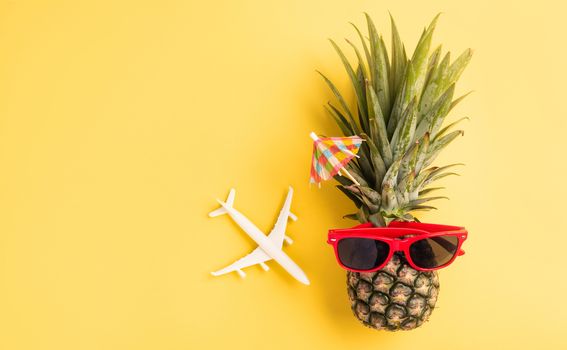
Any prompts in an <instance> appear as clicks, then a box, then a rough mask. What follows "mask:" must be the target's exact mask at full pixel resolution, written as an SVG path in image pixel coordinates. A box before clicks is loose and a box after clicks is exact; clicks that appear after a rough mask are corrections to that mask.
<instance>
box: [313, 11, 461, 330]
mask: <svg viewBox="0 0 567 350" xmlns="http://www.w3.org/2000/svg"><path fill="white" fill-rule="evenodd" d="M438 17H439V15H438V16H436V17H435V18H434V19H433V21H432V22H431V24H430V25H429V26H428V27H427V28H426V29H425V30H424V32H423V33H422V35H421V38H420V39H419V42H418V44H417V46H416V48H415V51H414V53H413V55H412V56H411V58H409V59H408V58H407V56H406V52H405V48H404V45H403V44H402V42H401V40H400V37H399V34H398V31H397V28H396V25H395V23H394V20H393V19H392V18H391V29H392V42H391V50H390V52H388V50H387V49H386V45H385V43H384V40H383V38H382V36H380V35H379V34H378V32H377V30H376V27H375V25H374V23H373V21H372V19H371V18H370V17H369V16H368V14H366V21H367V25H368V36H367V37H365V36H364V35H363V34H362V32H361V31H360V30H359V29H358V28H357V27H356V26H355V25H354V24H353V26H354V29H355V30H356V32H357V33H358V36H359V38H360V41H361V42H362V45H361V46H362V51H361V50H360V49H359V47H357V46H356V45H354V44H353V43H352V42H351V41H349V40H347V43H348V44H349V45H350V46H351V47H352V49H353V50H354V54H355V55H356V59H357V62H356V65H355V67H356V68H353V65H351V63H350V61H349V60H348V59H347V58H346V56H345V54H344V53H343V51H342V50H341V48H340V47H339V46H338V45H337V44H336V43H335V42H334V41H333V40H331V44H332V45H333V47H334V48H335V50H336V51H337V53H338V55H339V56H340V58H341V60H342V63H343V64H344V67H345V68H346V71H347V73H348V76H349V78H350V82H351V83H352V86H353V87H354V95H355V99H356V109H355V110H354V111H353V110H352V109H351V108H350V107H349V105H348V104H347V102H346V100H345V99H344V98H343V96H342V95H341V93H340V92H339V90H338V89H337V88H336V86H335V85H334V84H333V83H332V82H331V80H329V79H328V78H327V77H326V76H325V75H323V74H322V73H320V72H319V74H321V76H322V77H323V79H324V80H325V82H326V83H327V85H328V86H329V87H330V89H331V91H332V93H333V94H334V96H335V97H336V101H337V103H338V104H336V105H335V104H332V103H328V105H327V106H325V107H326V109H327V110H328V112H329V113H330V115H331V116H332V117H333V119H334V120H335V121H336V123H337V124H338V126H339V128H340V129H341V131H342V132H343V133H344V134H345V135H346V136H351V135H359V136H361V137H362V138H364V139H365V140H366V142H364V143H363V144H362V146H361V148H360V151H359V156H360V158H358V159H356V160H353V161H351V162H350V163H349V164H348V165H347V170H348V171H349V172H350V173H351V174H352V175H353V177H354V178H355V179H356V180H357V181H358V182H359V183H360V186H357V185H354V183H353V182H352V181H350V180H349V179H347V178H345V177H340V176H336V177H335V179H336V180H337V181H338V182H339V183H340V185H338V186H337V187H338V188H339V190H341V191H342V192H343V193H344V194H345V195H346V196H347V197H348V198H350V199H351V200H352V201H353V202H354V203H355V205H356V207H357V208H358V211H357V212H356V213H354V214H349V215H346V216H345V217H347V218H350V219H355V220H358V221H360V222H361V223H365V222H371V223H372V224H373V225H374V226H386V225H388V224H389V223H390V222H391V221H393V220H402V221H417V218H416V217H415V216H414V213H415V212H416V211H424V210H430V209H435V208H434V207H432V206H431V205H429V203H428V202H429V201H432V200H435V199H440V198H446V197H439V196H430V193H431V192H433V191H436V190H439V189H440V188H439V187H437V188H435V187H431V185H432V184H433V183H434V182H435V181H436V180H439V179H441V178H443V177H446V176H449V175H455V173H454V172H453V171H451V168H453V167H455V166H457V165H461V164H450V165H445V166H440V167H437V166H431V164H432V162H433V161H434V160H435V158H436V157H437V155H438V154H439V152H441V151H442V150H443V149H444V148H445V147H446V146H447V145H448V144H449V143H451V142H452V141H453V140H455V139H456V138H457V137H458V136H460V135H463V131H462V130H453V129H454V127H455V125H457V123H459V122H460V121H461V120H462V119H465V118H462V119H459V120H457V121H455V122H453V123H451V124H449V125H447V126H445V127H443V121H444V120H445V117H446V116H447V114H448V113H449V112H450V111H451V109H452V108H453V107H454V106H455V105H456V104H457V103H459V102H460V101H461V100H462V99H463V98H464V97H465V96H466V95H464V96H461V97H458V98H456V99H454V98H453V97H454V92H455V83H456V82H457V80H458V79H459V77H460V75H461V73H462V72H463V70H464V68H465V67H466V65H467V64H468V62H469V61H470V59H471V56H472V51H471V50H470V49H467V50H465V52H463V53H462V54H461V55H460V56H459V57H458V58H457V59H456V60H454V61H453V62H451V60H450V54H449V53H446V54H445V55H444V56H443V58H441V46H439V47H437V48H435V49H434V50H431V39H432V34H433V31H434V29H435V25H436V23H437V19H438ZM430 52H431V53H430ZM347 288H348V296H349V299H350V302H351V307H352V310H353V312H354V314H355V316H356V317H357V318H358V319H359V320H360V321H361V322H362V323H363V324H364V325H366V326H369V327H371V328H375V329H384V330H390V331H395V330H409V329H414V328H416V327H419V326H420V325H421V324H423V323H424V322H425V321H427V319H428V318H429V315H430V314H431V312H432V311H433V309H434V308H435V303H436V301H437V295H438V292H439V280H438V275H437V273H436V272H421V271H417V270H415V269H413V268H411V267H410V266H409V265H408V263H407V261H406V259H405V257H404V255H403V254H402V253H399V252H398V253H396V254H395V255H394V257H393V258H392V260H391V261H390V262H389V263H388V264H387V266H386V267H385V268H383V269H382V270H380V271H377V272H374V273H355V272H348V273H347Z"/></svg>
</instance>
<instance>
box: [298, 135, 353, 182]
mask: <svg viewBox="0 0 567 350" xmlns="http://www.w3.org/2000/svg"><path fill="white" fill-rule="evenodd" d="M309 136H311V138H312V139H313V160H312V163H311V177H310V179H309V182H310V183H316V184H319V186H321V182H323V181H324V180H329V179H331V178H332V177H333V176H335V175H337V174H339V175H343V174H344V175H345V176H347V177H348V178H349V179H350V180H351V181H352V182H354V183H355V184H356V185H358V186H360V184H359V183H358V181H356V179H354V178H353V177H352V175H351V174H350V173H349V172H348V171H347V170H346V169H345V166H346V165H347V163H348V162H350V161H351V160H352V159H353V158H354V157H358V156H357V155H356V154H357V153H358V149H359V148H360V145H361V144H362V141H363V139H362V138H360V137H358V136H349V137H319V136H317V134H315V133H314V132H312V133H311V134H310V135H309ZM341 173H342V174H341Z"/></svg>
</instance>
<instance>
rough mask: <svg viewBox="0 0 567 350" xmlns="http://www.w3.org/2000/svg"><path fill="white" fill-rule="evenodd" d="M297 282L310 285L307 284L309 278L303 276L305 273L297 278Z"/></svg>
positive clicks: (308, 283)
mask: <svg viewBox="0 0 567 350" xmlns="http://www.w3.org/2000/svg"><path fill="white" fill-rule="evenodd" d="M297 280H298V281H299V282H301V283H303V284H305V285H306V286H308V285H310V284H311V282H309V278H307V275H305V273H302V274H301V276H298V277H297Z"/></svg>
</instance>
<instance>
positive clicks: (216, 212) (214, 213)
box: [209, 188, 235, 218]
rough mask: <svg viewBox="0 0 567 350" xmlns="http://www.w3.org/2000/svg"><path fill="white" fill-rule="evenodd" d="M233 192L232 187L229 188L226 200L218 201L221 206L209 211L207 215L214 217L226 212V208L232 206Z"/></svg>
mask: <svg viewBox="0 0 567 350" xmlns="http://www.w3.org/2000/svg"><path fill="white" fill-rule="evenodd" d="M234 194H235V191H234V188H233V189H231V190H230V193H229V194H228V198H227V199H226V202H222V201H218V202H219V203H220V204H221V207H220V208H218V209H216V210H213V211H212V212H210V213H209V216H210V217H212V218H214V217H215V216H219V215H224V214H226V213H228V211H227V210H226V208H232V206H233V205H234Z"/></svg>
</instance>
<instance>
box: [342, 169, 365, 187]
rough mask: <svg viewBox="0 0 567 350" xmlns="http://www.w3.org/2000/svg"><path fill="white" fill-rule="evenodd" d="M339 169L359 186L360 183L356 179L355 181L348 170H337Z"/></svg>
mask: <svg viewBox="0 0 567 350" xmlns="http://www.w3.org/2000/svg"><path fill="white" fill-rule="evenodd" d="M341 171H342V172H343V173H344V174H345V175H346V177H348V178H349V179H350V181H352V182H354V184H355V185H357V186H360V183H358V181H356V179H355V178H354V177H352V175H351V174H350V173H349V172H348V170H346V169H345V168H341V170H339V172H341Z"/></svg>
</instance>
